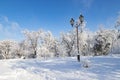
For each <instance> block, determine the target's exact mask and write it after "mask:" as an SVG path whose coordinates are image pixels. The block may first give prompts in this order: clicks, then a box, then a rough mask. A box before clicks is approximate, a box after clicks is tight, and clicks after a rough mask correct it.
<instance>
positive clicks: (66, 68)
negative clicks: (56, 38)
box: [0, 57, 120, 80]
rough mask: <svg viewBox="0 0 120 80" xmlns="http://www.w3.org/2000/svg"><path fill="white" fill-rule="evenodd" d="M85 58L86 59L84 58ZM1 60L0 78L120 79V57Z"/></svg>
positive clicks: (39, 79) (6, 79)
mask: <svg viewBox="0 0 120 80" xmlns="http://www.w3.org/2000/svg"><path fill="white" fill-rule="evenodd" d="M82 60H84V59H82ZM89 60H90V62H89V68H84V67H83V66H82V64H81V63H83V61H82V62H81V63H80V62H77V61H76V58H58V59H48V60H39V59H27V60H22V59H19V60H18V59H13V60H0V80H120V57H91V58H89Z"/></svg>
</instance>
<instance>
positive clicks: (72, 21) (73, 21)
mask: <svg viewBox="0 0 120 80" xmlns="http://www.w3.org/2000/svg"><path fill="white" fill-rule="evenodd" d="M83 21H84V16H83V15H82V14H81V15H80V16H79V20H78V21H76V22H75V20H74V19H73V18H71V20H70V24H71V26H72V27H75V28H76V34H77V52H78V54H77V60H78V62H80V52H79V38H78V27H79V26H81V27H82V24H83ZM81 32H82V29H81Z"/></svg>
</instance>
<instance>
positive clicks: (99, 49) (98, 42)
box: [93, 29, 116, 55]
mask: <svg viewBox="0 0 120 80" xmlns="http://www.w3.org/2000/svg"><path fill="white" fill-rule="evenodd" d="M115 40H116V31H115V30H109V29H104V30H100V31H99V32H97V35H96V36H95V44H94V47H93V50H94V53H95V55H107V54H109V53H110V51H111V48H112V45H113V42H114V41H115Z"/></svg>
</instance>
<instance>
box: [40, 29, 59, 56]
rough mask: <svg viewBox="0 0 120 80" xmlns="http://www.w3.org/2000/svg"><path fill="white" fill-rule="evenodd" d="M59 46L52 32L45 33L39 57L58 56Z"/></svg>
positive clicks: (41, 41)
mask: <svg viewBox="0 0 120 80" xmlns="http://www.w3.org/2000/svg"><path fill="white" fill-rule="evenodd" d="M57 47H58V45H57V39H56V38H55V37H54V36H53V35H52V33H51V32H50V31H48V32H44V36H42V38H41V40H40V41H39V50H38V53H39V55H42V56H44V57H52V56H56V55H57V54H58V48H57Z"/></svg>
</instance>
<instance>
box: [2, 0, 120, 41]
mask: <svg viewBox="0 0 120 80" xmlns="http://www.w3.org/2000/svg"><path fill="white" fill-rule="evenodd" d="M118 12H120V0H0V16H1V18H3V17H6V18H7V19H8V20H9V22H16V23H17V24H19V27H21V28H23V29H29V30H38V29H45V30H50V31H51V32H52V33H53V34H54V35H55V36H58V35H59V33H60V32H63V31H64V32H66V31H69V30H71V29H72V28H71V25H70V23H69V21H70V18H71V17H73V18H75V19H77V18H78V17H79V15H80V13H82V14H83V15H84V17H85V20H86V21H87V24H86V25H87V26H86V27H87V28H88V29H90V30H91V31H95V30H97V29H98V25H99V24H104V25H105V27H107V28H109V27H111V26H110V25H113V22H114V20H115V18H116V17H117V16H118ZM0 24H5V21H4V22H2V19H1V20H0ZM7 24H8V23H7ZM8 26H9V24H8V25H7V27H8ZM5 27H6V26H5V25H3V26H2V29H3V28H5ZM2 29H1V30H2ZM1 30H0V31H1ZM4 30H5V29H4ZM8 30H9V29H8ZM2 34H3V33H1V32H0V35H1V36H0V39H2V38H4V37H5V36H3V35H2ZM8 34H9V33H8ZM16 34H17V33H16ZM13 38H14V37H13Z"/></svg>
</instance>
